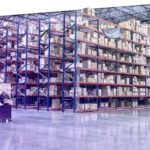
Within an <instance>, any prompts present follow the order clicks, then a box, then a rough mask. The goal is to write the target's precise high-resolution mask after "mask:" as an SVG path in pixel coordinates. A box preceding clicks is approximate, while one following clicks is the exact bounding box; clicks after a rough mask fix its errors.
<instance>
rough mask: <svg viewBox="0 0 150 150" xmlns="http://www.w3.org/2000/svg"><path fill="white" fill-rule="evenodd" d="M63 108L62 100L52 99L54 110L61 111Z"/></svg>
mask: <svg viewBox="0 0 150 150" xmlns="http://www.w3.org/2000/svg"><path fill="white" fill-rule="evenodd" d="M61 107H62V105H61V103H60V99H52V108H53V109H60V108H61Z"/></svg>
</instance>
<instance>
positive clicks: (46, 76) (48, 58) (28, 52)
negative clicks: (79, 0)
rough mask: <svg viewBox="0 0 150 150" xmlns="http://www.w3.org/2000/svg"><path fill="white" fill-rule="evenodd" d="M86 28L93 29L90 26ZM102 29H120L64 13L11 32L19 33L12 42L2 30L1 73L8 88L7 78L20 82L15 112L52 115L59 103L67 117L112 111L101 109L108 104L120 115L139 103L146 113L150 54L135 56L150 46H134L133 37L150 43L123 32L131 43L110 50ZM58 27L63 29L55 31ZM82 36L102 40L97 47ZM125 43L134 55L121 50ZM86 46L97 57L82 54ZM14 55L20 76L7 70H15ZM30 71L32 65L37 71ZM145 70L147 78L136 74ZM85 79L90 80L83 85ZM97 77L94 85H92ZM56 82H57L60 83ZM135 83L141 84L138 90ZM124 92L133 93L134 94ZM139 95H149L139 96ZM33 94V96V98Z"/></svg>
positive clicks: (16, 95) (114, 46)
mask: <svg viewBox="0 0 150 150" xmlns="http://www.w3.org/2000/svg"><path fill="white" fill-rule="evenodd" d="M80 17H81V18H82V19H84V20H85V24H82V23H81V22H80V21H79V18H80ZM86 22H88V24H89V25H86ZM102 24H105V25H111V26H113V27H120V26H119V25H116V24H112V23H110V22H108V21H105V20H102V19H100V18H98V17H95V16H90V15H87V14H85V13H83V12H81V11H69V12H63V13H62V14H61V15H53V16H50V17H47V18H40V19H39V20H37V21H34V22H30V21H27V22H26V24H18V25H17V27H16V26H15V27H11V30H15V33H16V34H15V35H14V36H13V38H11V37H9V36H8V34H9V27H7V26H6V27H1V28H2V29H3V30H2V31H3V33H2V35H3V37H2V39H1V43H2V44H3V45H5V48H3V51H2V52H3V53H2V54H1V55H0V57H2V58H3V59H1V60H2V61H3V63H1V66H2V64H5V65H4V66H3V70H4V71H1V72H3V73H4V72H5V76H4V79H3V81H4V82H7V73H11V74H12V76H16V82H14V81H13V83H11V84H12V85H13V86H15V89H16V91H15V93H13V94H12V96H13V97H16V108H24V109H27V108H35V109H37V110H40V109H43V108H44V109H46V110H53V108H52V103H53V101H56V100H59V101H61V105H60V106H62V111H63V112H64V111H65V110H66V109H73V112H85V111H97V110H102V109H108V108H104V107H103V106H102V104H104V103H106V102H107V103H109V105H111V108H109V109H118V108H120V103H121V102H122V101H126V102H127V106H125V107H126V108H127V107H128V108H133V107H135V106H134V102H135V101H138V102H139V104H140V103H141V106H143V105H144V107H146V106H147V105H148V99H149V97H150V95H149V89H150V86H149V81H148V80H149V78H150V74H149V68H150V64H149V63H148V62H149V59H150V53H149V51H147V52H146V51H145V53H143V52H140V51H136V50H135V47H137V48H138V47H141V46H142V47H144V48H145V49H146V48H147V47H150V45H149V43H148V44H147V43H143V42H137V41H134V33H136V34H138V35H141V36H142V37H146V38H149V37H148V36H147V35H144V34H143V33H139V32H136V31H133V30H131V29H128V28H123V27H120V28H122V29H124V30H125V31H129V32H130V33H131V39H127V38H124V37H121V38H120V39H116V40H114V43H113V46H112V45H108V44H107V45H105V44H104V43H103V42H102V37H103V36H104V33H103V31H102V28H101V25H102ZM57 25H60V26H61V27H60V28H57V29H56V28H54V27H56V26H57ZM31 31H34V32H31ZM80 32H81V33H83V34H91V33H92V34H93V33H94V34H95V35H96V37H97V40H96V41H94V42H93V41H91V40H87V39H86V40H85V39H82V38H81V36H80V34H79V33H80ZM55 37H57V38H56V39H57V40H58V41H57V40H56V39H55ZM9 41H13V42H14V43H15V46H17V47H16V48H15V47H12V48H10V49H9V48H8V43H9ZM120 41H121V42H122V41H123V42H128V45H130V48H131V49H125V48H120V47H119V42H120ZM81 45H84V46H85V49H86V50H87V49H88V48H89V49H92V51H91V52H92V53H88V52H84V53H83V52H82V50H83V49H82V48H81ZM54 47H55V48H56V49H58V51H59V55H56V54H55V53H56V52H55V51H53V50H52V49H54ZM9 50H10V51H11V52H10V53H9ZM61 50H62V51H61ZM12 52H13V53H15V56H14V57H16V60H13V62H14V63H16V73H15V72H14V71H9V72H8V70H7V66H8V65H11V64H12V63H11V62H12V59H10V61H9V59H7V56H9V55H10V54H11V53H12ZM60 53H61V54H60ZM102 53H104V54H105V53H111V54H112V57H111V58H107V57H104V55H103V56H102ZM32 56H33V57H32ZM122 56H123V57H129V58H130V60H125V59H124V60H121V57H122ZM136 57H138V58H139V57H141V58H144V60H145V62H146V63H142V62H136V61H135V58H136ZM81 61H84V62H87V61H89V62H92V63H93V64H94V65H93V66H94V67H93V68H92V67H90V68H89V67H85V66H87V64H86V63H85V64H84V66H81ZM57 64H58V67H57V68H55V67H54V66H55V65H57ZM103 64H107V66H111V65H113V69H112V70H111V69H108V68H107V69H106V68H105V67H106V66H105V67H103V68H100V67H99V66H103ZM29 65H32V68H30V67H29ZM121 67H126V68H128V72H127V71H126V72H123V71H120V70H122V69H120V68H121ZM142 67H143V70H145V71H147V72H146V73H145V74H144V73H143V72H142V71H141V73H140V74H139V73H136V71H135V69H136V68H138V69H139V70H142ZM104 68H105V69H104ZM82 75H85V77H87V78H89V79H88V80H87V79H86V80H85V81H81V80H80V78H81V76H82ZM93 76H94V77H95V79H94V80H95V81H94V80H92V78H93ZM101 76H104V78H107V77H108V78H109V77H110V76H111V77H112V78H113V80H111V81H112V82H107V81H106V82H104V81H102V80H103V78H100V77H101ZM56 78H57V79H58V80H55V79H56ZM31 79H33V80H31ZM121 79H122V80H123V81H126V80H129V82H128V83H126V84H125V83H124V82H122V81H121ZM135 80H139V82H140V83H142V84H135ZM33 81H34V82H33ZM143 83H144V84H143ZM51 87H53V88H51ZM108 87H109V88H110V89H111V90H112V91H113V92H111V93H113V94H112V95H109V94H101V92H102V90H103V89H105V90H106V91H107V88H108ZM56 89H57V90H56ZM82 89H84V93H85V94H81V93H83V92H81V90H82ZM120 89H124V93H123V94H122V93H121V94H120V91H121V90H120ZM32 90H33V91H32ZM125 90H128V93H129V94H127V92H126V91H125ZM135 90H139V91H140V92H141V93H142V92H143V93H144V94H143V93H142V94H140V95H139V94H135V93H136V92H135ZM31 91H32V93H30V92H31ZM51 91H53V92H51ZM93 91H94V92H93ZM140 92H139V93H140ZM93 93H94V94H93ZM125 93H126V94H125ZM122 108H123V107H122ZM57 110H60V108H58V109H57Z"/></svg>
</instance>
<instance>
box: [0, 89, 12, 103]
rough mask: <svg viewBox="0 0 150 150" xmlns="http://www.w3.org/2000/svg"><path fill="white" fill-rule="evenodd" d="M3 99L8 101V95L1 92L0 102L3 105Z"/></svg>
mask: <svg viewBox="0 0 150 150" xmlns="http://www.w3.org/2000/svg"><path fill="white" fill-rule="evenodd" d="M4 99H10V97H9V95H8V94H6V93H5V92H3V91H2V93H1V94H0V102H1V103H4Z"/></svg>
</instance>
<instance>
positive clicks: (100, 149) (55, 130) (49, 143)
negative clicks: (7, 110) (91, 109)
mask: <svg viewBox="0 0 150 150" xmlns="http://www.w3.org/2000/svg"><path fill="white" fill-rule="evenodd" d="M12 118H13V121H12V122H11V123H0V150H150V110H148V109H147V110H132V111H131V110H130V111H117V112H104V113H100V112H99V113H76V114H73V113H72V112H65V113H61V112H37V111H29V110H26V111H24V110H13V112H12Z"/></svg>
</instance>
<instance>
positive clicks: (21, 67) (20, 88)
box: [15, 21, 28, 109]
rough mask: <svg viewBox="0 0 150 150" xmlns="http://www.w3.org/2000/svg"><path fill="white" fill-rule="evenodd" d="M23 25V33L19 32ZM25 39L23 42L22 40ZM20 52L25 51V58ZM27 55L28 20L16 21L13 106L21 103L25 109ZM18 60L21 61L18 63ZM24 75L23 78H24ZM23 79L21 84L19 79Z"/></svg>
mask: <svg viewBox="0 0 150 150" xmlns="http://www.w3.org/2000/svg"><path fill="white" fill-rule="evenodd" d="M24 26H25V31H24V33H20V31H21V28H23V27H24ZM23 38H24V39H25V43H22V42H23ZM21 53H25V60H24V59H22V58H21ZM27 57H28V21H26V24H25V25H24V24H23V25H22V24H19V23H18V27H17V57H16V66H17V67H16V104H15V107H16V108H18V105H19V104H21V105H23V107H24V109H26V102H27V93H26V89H27V61H28V60H27ZM19 61H21V62H22V63H21V64H20V63H19ZM24 77H25V78H24ZM20 78H21V79H22V80H23V79H24V82H23V83H22V84H20V83H19V79H20Z"/></svg>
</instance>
